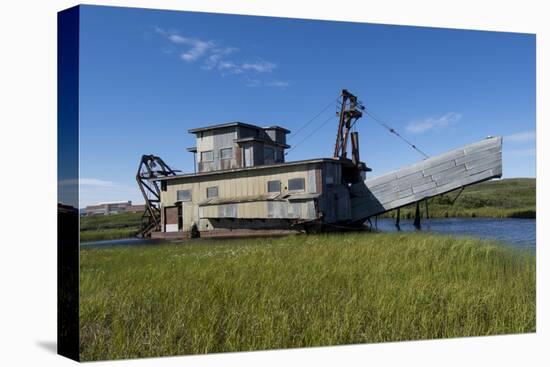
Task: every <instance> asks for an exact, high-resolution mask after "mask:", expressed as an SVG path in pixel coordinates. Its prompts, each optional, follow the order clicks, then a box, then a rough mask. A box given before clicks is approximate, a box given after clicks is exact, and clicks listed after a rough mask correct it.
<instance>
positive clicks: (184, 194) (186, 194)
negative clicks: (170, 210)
mask: <svg viewBox="0 0 550 367" xmlns="http://www.w3.org/2000/svg"><path fill="white" fill-rule="evenodd" d="M177 196H178V200H177V201H191V190H178V193H177Z"/></svg>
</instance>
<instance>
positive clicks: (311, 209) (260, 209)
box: [161, 162, 324, 231]
mask: <svg viewBox="0 0 550 367" xmlns="http://www.w3.org/2000/svg"><path fill="white" fill-rule="evenodd" d="M322 164H324V163H319V162H317V163H304V164H303V165H293V166H282V167H272V168H270V169H268V168H266V169H261V170H242V171H237V172H227V173H223V174H219V175H209V176H189V177H184V178H180V179H173V180H168V181H166V182H167V185H166V191H163V192H162V193H161V206H162V207H170V206H175V205H176V203H177V191H178V190H190V191H191V200H190V201H187V202H181V206H182V217H183V230H184V231H188V230H189V229H190V227H191V226H192V224H193V223H198V225H199V230H211V229H213V228H215V226H216V223H214V222H213V221H211V220H210V219H214V218H241V219H268V220H270V219H304V220H306V219H315V218H316V217H317V211H316V209H315V208H316V206H315V202H314V200H315V199H304V200H298V201H293V202H289V201H288V200H285V199H283V197H284V196H285V195H287V194H289V191H288V181H289V180H290V179H293V178H303V179H304V190H303V191H302V192H303V193H304V194H316V193H321V192H322V182H319V180H320V179H321V176H322V175H321V173H320V172H321V171H322V168H321V167H322ZM268 181H280V183H281V185H280V186H281V193H280V198H279V200H282V201H271V200H265V199H257V200H256V199H254V200H255V201H250V202H239V203H222V204H215V205H200V204H204V203H205V201H206V200H207V199H208V198H207V195H206V192H207V188H208V187H217V188H218V197H217V199H219V200H235V201H245V200H246V199H247V198H248V199H251V198H255V197H259V196H262V195H263V196H266V195H271V196H276V193H269V192H268V188H267V186H268V185H267V183H268ZM292 193H293V194H295V193H296V192H292ZM319 200H322V199H321V198H319ZM218 226H219V223H218Z"/></svg>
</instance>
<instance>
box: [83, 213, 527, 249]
mask: <svg viewBox="0 0 550 367" xmlns="http://www.w3.org/2000/svg"><path fill="white" fill-rule="evenodd" d="M535 223H536V221H535V219H513V218H504V219H495V218H445V219H428V220H426V219H423V220H422V231H423V232H434V233H442V234H450V235H456V236H475V237H481V238H487V239H495V240H498V241H503V242H507V243H510V244H512V245H515V246H518V247H522V248H528V249H533V250H534V249H535V239H536V224H535ZM373 224H374V221H373ZM378 230H379V231H382V232H396V231H397V229H396V228H395V220H394V219H391V218H380V219H378ZM401 230H402V231H404V232H406V231H415V228H414V226H413V220H412V219H401ZM158 243H163V240H150V239H139V238H127V239H121V240H105V241H95V242H87V243H82V244H81V247H82V248H103V247H111V246H135V245H154V244H158Z"/></svg>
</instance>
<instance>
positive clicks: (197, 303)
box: [80, 233, 535, 360]
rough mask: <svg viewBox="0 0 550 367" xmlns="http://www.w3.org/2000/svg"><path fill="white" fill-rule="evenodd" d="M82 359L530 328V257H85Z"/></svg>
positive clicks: (430, 247) (464, 250) (359, 243)
mask: <svg viewBox="0 0 550 367" xmlns="http://www.w3.org/2000/svg"><path fill="white" fill-rule="evenodd" d="M80 270H81V275H80V294H81V296H80V327H81V340H80V350H81V358H82V359H83V360H97V359H118V358H137V357H153V356H161V355H173V354H197V353H210V352H229V351H246V350H258V349H272V348H291V347H307V346H320V345H337V344H352V343H373V342H385V341H399V340H412V339H431V338H445V337H460V336H472V335H494V334H504V333H523V332H533V331H535V259H534V253H532V252H527V251H523V252H522V251H520V250H514V249H511V248H508V247H506V246H503V245H500V244H495V243H492V242H487V241H480V240H476V239H464V238H461V239H453V238H451V237H446V236H436V235H426V234H412V233H407V234H395V233H394V234H372V233H348V234H332V235H328V234H325V235H315V236H311V235H310V236H305V235H302V236H287V237H281V238H264V239H249V240H242V239H238V240H235V239H234V240H196V241H194V242H191V243H187V244H166V245H159V246H149V247H145V246H144V247H118V248H108V249H81V267H80Z"/></svg>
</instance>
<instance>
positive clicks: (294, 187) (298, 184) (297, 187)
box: [288, 177, 306, 191]
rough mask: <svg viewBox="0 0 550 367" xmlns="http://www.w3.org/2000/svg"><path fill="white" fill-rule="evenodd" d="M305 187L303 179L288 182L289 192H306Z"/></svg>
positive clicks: (293, 179) (292, 179)
mask: <svg viewBox="0 0 550 367" xmlns="http://www.w3.org/2000/svg"><path fill="white" fill-rule="evenodd" d="M305 186H306V184H305V180H304V179H303V178H302V177H300V178H291V179H290V180H288V191H304V188H305Z"/></svg>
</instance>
